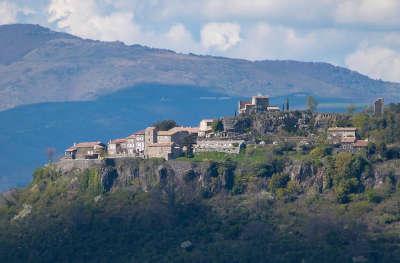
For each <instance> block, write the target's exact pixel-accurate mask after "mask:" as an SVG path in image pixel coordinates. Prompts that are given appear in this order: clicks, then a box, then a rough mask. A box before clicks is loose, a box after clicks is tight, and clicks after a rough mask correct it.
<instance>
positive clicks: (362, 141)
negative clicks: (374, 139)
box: [354, 140, 368, 147]
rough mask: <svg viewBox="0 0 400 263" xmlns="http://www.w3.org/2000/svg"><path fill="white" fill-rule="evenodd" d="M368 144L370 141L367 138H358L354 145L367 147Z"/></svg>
mask: <svg viewBox="0 0 400 263" xmlns="http://www.w3.org/2000/svg"><path fill="white" fill-rule="evenodd" d="M367 146H368V141H366V140H357V141H356V142H355V143H354V147H367Z"/></svg>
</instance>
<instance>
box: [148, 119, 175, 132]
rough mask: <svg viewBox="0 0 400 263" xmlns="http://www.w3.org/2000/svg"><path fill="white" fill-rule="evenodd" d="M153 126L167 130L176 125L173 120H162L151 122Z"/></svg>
mask: <svg viewBox="0 0 400 263" xmlns="http://www.w3.org/2000/svg"><path fill="white" fill-rule="evenodd" d="M153 126H154V127H156V128H157V129H158V130H160V131H168V130H170V129H172V128H174V127H176V126H178V125H177V123H176V122H175V121H174V120H163V121H158V122H156V123H153Z"/></svg>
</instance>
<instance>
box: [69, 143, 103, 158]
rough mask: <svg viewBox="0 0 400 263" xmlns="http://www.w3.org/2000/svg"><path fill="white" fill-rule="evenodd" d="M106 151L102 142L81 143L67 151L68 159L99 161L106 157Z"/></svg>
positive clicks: (75, 144)
mask: <svg viewBox="0 0 400 263" xmlns="http://www.w3.org/2000/svg"><path fill="white" fill-rule="evenodd" d="M105 150H106V146H105V144H103V143H102V142H99V141H96V142H81V143H74V145H73V146H71V147H69V148H68V149H66V150H65V158H67V159H99V158H101V157H103V156H104V154H105Z"/></svg>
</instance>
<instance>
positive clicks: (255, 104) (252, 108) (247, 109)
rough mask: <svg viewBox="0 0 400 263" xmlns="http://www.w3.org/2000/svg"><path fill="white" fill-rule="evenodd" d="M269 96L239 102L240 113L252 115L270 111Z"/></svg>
mask: <svg viewBox="0 0 400 263" xmlns="http://www.w3.org/2000/svg"><path fill="white" fill-rule="evenodd" d="M269 106H270V105H269V97H268V96H253V97H251V101H239V105H238V113H239V114H250V113H258V112H265V111H268V107H269Z"/></svg>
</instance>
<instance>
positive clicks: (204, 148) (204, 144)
mask: <svg viewBox="0 0 400 263" xmlns="http://www.w3.org/2000/svg"><path fill="white" fill-rule="evenodd" d="M244 146H245V141H244V140H232V139H202V140H198V141H197V144H196V145H194V148H193V151H194V152H223V153H232V154H239V153H240V149H242V148H243V147H244Z"/></svg>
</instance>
